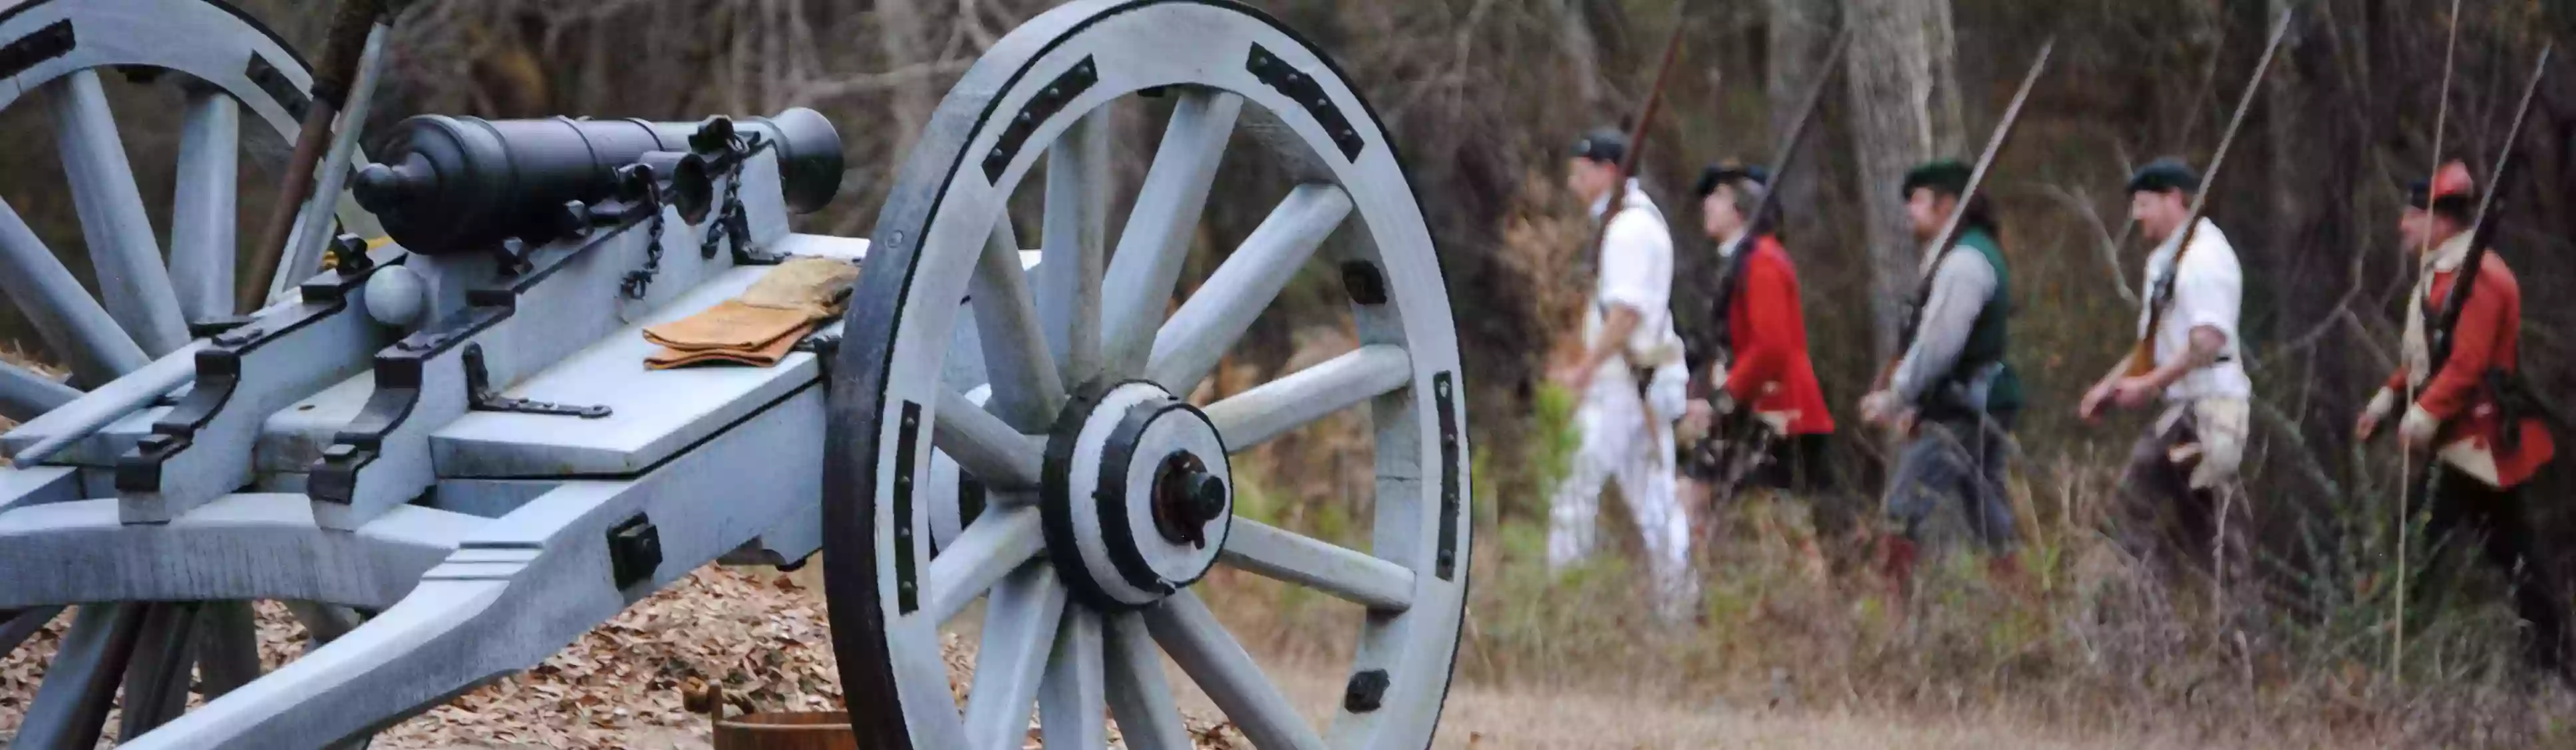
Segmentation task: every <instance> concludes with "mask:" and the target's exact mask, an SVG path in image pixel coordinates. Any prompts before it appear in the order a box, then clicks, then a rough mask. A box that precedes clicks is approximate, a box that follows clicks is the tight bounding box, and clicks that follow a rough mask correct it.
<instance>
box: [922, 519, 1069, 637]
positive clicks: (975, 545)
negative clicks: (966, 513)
mask: <svg viewBox="0 0 2576 750" xmlns="http://www.w3.org/2000/svg"><path fill="white" fill-rule="evenodd" d="M1045 549H1046V533H1045V531H1044V529H1043V528H1042V527H1040V526H1039V525H1038V509H1037V508H1036V507H1035V506H1022V507H1018V508H987V509H985V511H984V514H983V515H981V516H977V517H976V518H975V522H974V523H971V524H968V525H967V526H966V530H965V531H964V532H961V533H959V534H958V535H957V539H956V541H953V542H950V543H949V544H948V547H947V548H946V549H942V550H940V551H939V556H938V557H935V558H931V560H930V606H929V610H928V611H929V613H930V621H931V622H941V623H944V622H947V621H948V619H949V618H952V617H956V616H957V613H958V612H962V611H965V609H966V605H968V604H972V603H974V601H975V599H976V597H980V596H983V595H984V592H986V591H990V590H992V588H993V585H994V584H995V583H996V582H998V581H1001V580H1002V577H1003V576H1007V575H1010V574H1011V571H1013V570H1018V569H1019V568H1020V567H1021V566H1023V565H1025V564H1026V563H1028V561H1030V560H1032V559H1036V558H1037V556H1038V553H1039V552H1042V551H1044V550H1045Z"/></svg>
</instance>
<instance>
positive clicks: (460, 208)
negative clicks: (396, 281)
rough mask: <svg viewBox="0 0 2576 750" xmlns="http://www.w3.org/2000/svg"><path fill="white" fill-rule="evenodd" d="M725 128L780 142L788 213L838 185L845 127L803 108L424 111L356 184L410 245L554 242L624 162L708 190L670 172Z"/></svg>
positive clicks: (711, 145)
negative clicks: (672, 117) (573, 211)
mask: <svg viewBox="0 0 2576 750" xmlns="http://www.w3.org/2000/svg"><path fill="white" fill-rule="evenodd" d="M728 128H729V130H728ZM727 132H731V133H735V134H739V135H742V136H743V137H746V138H748V137H751V136H752V135H755V134H756V135H758V136H759V137H760V138H762V139H765V140H767V141H769V142H770V143H771V144H772V145H773V147H774V148H776V149H777V151H778V168H779V179H780V182H781V183H782V186H783V188H784V190H785V194H786V195H785V197H786V199H787V207H788V209H789V210H792V211H795V212H798V213H809V212H812V211H815V210H818V209H821V208H822V207H823V205H824V204H826V203H829V202H831V200H832V196H833V194H834V193H837V192H839V191H840V187H841V166H842V162H841V136H840V134H839V133H838V132H837V131H835V130H834V129H833V128H832V123H831V121H829V120H826V119H824V118H823V115H822V114H821V113H817V112H815V111H814V110H810V109H805V108H802V107H799V108H795V109H790V110H787V111H785V112H782V113H780V114H778V115H777V116H775V117H753V118H745V119H741V120H725V119H721V118H719V119H713V120H708V121H706V122H651V121H647V120H640V119H625V120H574V119H570V118H564V117H555V118H549V119H541V120H485V119H481V118H476V117H451V116H446V115H421V116H417V117H412V118H410V119H407V120H404V121H402V123H400V124H399V125H396V126H395V130H394V134H393V137H392V139H391V140H390V142H389V143H388V148H386V149H384V150H383V151H382V153H383V157H382V158H383V159H384V161H383V162H381V163H378V164H373V165H369V166H368V167H367V168H365V169H363V170H360V171H359V172H358V175H357V180H356V183H355V184H354V185H353V186H352V189H353V192H355V194H356V197H357V199H358V205H360V206H363V207H365V208H366V209H367V210H368V211H369V212H372V213H374V214H375V215H376V217H377V218H378V219H379V220H381V221H382V223H383V224H384V227H385V233H386V234H387V235H388V236H391V237H392V238H393V239H394V241H395V242H398V243H401V244H402V246H403V248H404V249H406V250H410V251H412V252H416V253H424V254H429V255H442V254H448V253H458V252H468V251H473V250H477V249H482V248H488V247H492V246H494V245H496V244H498V243H500V242H501V241H502V240H505V239H509V238H512V237H518V238H522V239H527V240H532V241H537V240H547V239H553V238H554V237H557V236H559V234H560V232H561V231H562V225H563V222H562V220H561V216H560V214H561V208H562V206H563V205H564V203H565V202H567V201H584V202H597V201H599V200H601V199H604V198H609V197H612V196H615V195H617V194H618V193H619V176H618V174H617V170H618V169H619V168H620V167H625V166H627V165H630V164H636V163H639V162H641V163H647V164H651V165H653V166H654V167H655V169H656V170H657V172H662V173H661V174H657V175H656V178H657V179H659V180H664V181H670V180H673V179H674V178H675V177H676V178H679V179H680V184H676V185H675V187H677V188H678V189H679V193H680V194H681V196H682V197H683V200H682V203H687V202H688V200H686V198H687V197H689V196H696V197H700V198H702V197H703V195H704V193H703V186H704V183H703V182H700V181H699V180H703V179H704V175H703V174H698V175H695V176H692V175H691V174H689V172H688V170H673V169H670V167H672V166H674V165H676V164H678V161H677V160H676V159H675V158H673V157H672V154H675V153H688V152H697V153H700V154H706V153H708V152H710V151H713V150H718V149H721V148H723V147H724V145H725V143H724V141H726V140H727V139H726V138H724V137H723V136H724V135H725V134H726V133H727ZM648 155H650V156H654V157H656V158H647V157H648ZM692 182H694V184H690V183H692ZM682 208H683V210H684V211H689V212H691V213H698V211H696V210H692V207H690V206H686V205H683V206H682ZM697 208H698V209H702V208H703V206H700V207H697Z"/></svg>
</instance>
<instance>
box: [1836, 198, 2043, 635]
mask: <svg viewBox="0 0 2576 750" xmlns="http://www.w3.org/2000/svg"><path fill="white" fill-rule="evenodd" d="M1969 175H1970V170H1969V167H1968V165H1966V164H1962V163H1960V162H1958V161H1955V160H1942V161H1935V162H1931V163H1928V164H1924V165H1921V166H1918V167H1915V168H1914V169H1913V170H1910V171H1908V172H1907V173H1906V175H1905V183H1904V186H1903V191H1904V194H1905V213H1906V216H1907V218H1908V219H1910V220H1911V221H1912V222H1913V225H1914V237H1915V239H1916V241H1918V242H1927V243H1928V242H1934V241H1936V240H1937V239H1938V237H1939V235H1940V233H1941V230H1942V229H1943V228H1944V227H1945V226H1947V225H1948V224H1949V221H1950V217H1951V215H1952V214H1953V213H1954V212H1965V213H1964V214H1963V215H1961V218H1960V227H1961V228H1960V231H1959V235H1958V241H1957V242H1956V243H1953V244H1952V245H1951V246H1950V247H1948V248H1938V247H1936V248H1930V249H1929V252H1928V253H1927V256H1926V257H1925V258H1924V261H1923V266H1922V268H1921V270H1920V273H1921V283H1920V286H1919V288H1918V291H1917V292H1916V294H1915V296H1914V299H1913V300H1912V303H1911V304H1910V305H1909V306H1908V310H1907V314H1906V321H1905V325H1904V327H1903V328H1902V329H1901V330H1902V331H1903V333H1902V334H1901V335H1900V337H1899V348H1900V349H1901V350H1902V351H1903V355H1902V357H1901V358H1899V359H1898V360H1897V362H1896V364H1895V365H1894V366H1893V367H1892V368H1890V370H1889V371H1888V373H1887V374H1886V375H1885V376H1884V377H1883V378H1882V379H1881V382H1880V386H1879V388H1877V389H1875V390H1873V391H1872V392H1871V393H1870V394H1869V395H1868V396H1867V397H1864V398H1862V399H1861V418H1862V419H1863V420H1864V421H1867V422H1870V423H1872V424H1878V425H1882V426H1887V427H1891V428H1894V429H1896V430H1897V431H1898V432H1899V434H1901V435H1903V436H1904V439H1905V448H1904V451H1903V453H1902V454H1900V455H1899V456H1898V459H1897V466H1896V472H1895V474H1894V475H1893V476H1892V477H1891V479H1890V482H1889V485H1888V490H1887V498H1886V514H1887V520H1888V522H1889V525H1890V526H1891V528H1890V529H1888V531H1887V532H1886V533H1885V534H1883V535H1882V536H1881V538H1880V545H1881V546H1880V565H1881V569H1882V571H1883V572H1885V573H1886V574H1887V576H1888V578H1889V579H1890V580H1891V581H1892V582H1893V583H1895V584H1896V585H1897V590H1898V591H1899V592H1904V591H1906V590H1908V589H1907V587H1908V585H1909V584H1910V583H1911V581H1912V578H1913V573H1914V567H1915V564H1916V559H1917V557H1918V556H1919V554H1920V548H1921V544H1922V540H1923V532H1924V526H1925V522H1926V521H1928V520H1930V519H1931V517H1932V514H1933V513H1934V512H1935V511H1937V510H1938V509H1939V508H1940V506H1941V503H1942V502H1944V501H1948V502H1955V503H1958V504H1959V508H1960V509H1961V511H1962V512H1963V515H1964V516H1965V517H1966V519H1967V526H1968V531H1969V532H1970V533H1972V534H1974V535H1975V536H1976V538H1977V539H1978V541H1980V542H1982V543H1984V545H1985V547H1986V550H1987V551H1988V552H1989V553H1990V554H1991V558H1990V561H1989V565H1990V567H1991V568H1992V570H1993V571H1994V573H1995V574H1996V577H1997V578H1998V579H2002V580H2007V581H2017V580H2018V579H2019V577H2020V576H2019V568H2018V566H2017V565H2016V564H2015V563H2014V561H2013V545H2014V540H2015V536H2014V530H2013V512H2012V503H2011V501H2010V500H2009V499H2007V498H2006V497H2005V494H2004V466H2005V458H2006V455H2007V454H2008V452H2009V447H2008V446H2007V440H2006V439H2007V437H2008V435H2009V434H2010V430H2011V429H2012V423H2013V418H2014V416H2015V415H2016V414H2018V413H2019V412H2020V410H2021V405H2022V390H2021V381H2020V379H2019V378H2018V377H2016V376H2015V375H2014V374H2013V372H2012V370H2011V368H2009V367H2006V366H2005V365H2004V349H2005V342H2006V331H2005V328H2004V318H2005V315H2006V313H2007V312H2008V311H2009V306H2010V300H2011V297H2012V294H2011V289H2012V286H2011V283H2012V277H2011V274H2010V273H2009V272H2008V271H2007V270H2006V267H2005V264H2004V254H2003V249H2002V247H2001V246H2000V245H1998V244H1996V235H1997V234H1998V233H1999V232H1998V229H1997V227H1996V224H1995V221H1994V215H1993V213H1992V211H1991V209H1990V208H1989V207H1988V205H1987V203H1986V201H1985V198H1984V196H1977V197H1975V198H1972V199H1970V200H1969V201H1968V203H1967V204H1966V205H1964V206H1963V205H1960V202H1959V197H1960V194H1961V193H1964V192H1966V191H1967V186H1968V180H1969Z"/></svg>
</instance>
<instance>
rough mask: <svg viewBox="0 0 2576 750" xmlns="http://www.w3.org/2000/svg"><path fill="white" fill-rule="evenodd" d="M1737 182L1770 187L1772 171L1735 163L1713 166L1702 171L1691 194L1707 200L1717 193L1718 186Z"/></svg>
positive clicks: (1727, 162) (1729, 162)
mask: <svg viewBox="0 0 2576 750" xmlns="http://www.w3.org/2000/svg"><path fill="white" fill-rule="evenodd" d="M1737 180H1752V181H1753V182H1754V184H1758V185H1764V186H1768V185H1770V184H1771V170H1767V169H1763V168H1761V167H1757V166H1750V165H1745V164H1738V163H1736V162H1734V161H1725V162H1719V163H1717V164H1711V165H1709V166H1708V168H1707V169H1703V170H1700V173H1699V184H1698V185H1697V186H1695V187H1693V188H1691V194H1692V195H1696V196H1699V197H1702V198H1706V197H1708V196H1709V194H1710V193H1715V192H1717V186H1719V185H1724V184H1728V183H1732V182H1735V181H1737Z"/></svg>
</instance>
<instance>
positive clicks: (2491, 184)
mask: <svg viewBox="0 0 2576 750" xmlns="http://www.w3.org/2000/svg"><path fill="white" fill-rule="evenodd" d="M2555 46H2556V45H2555V44H2554V43H2553V44H2551V45H2549V46H2544V47H2542V48H2541V49H2540V63H2539V64H2538V65H2535V66H2533V68H2532V71H2531V82H2530V83H2528V84H2524V85H2523V88H2522V104H2521V105H2520V106H2519V107H2518V108H2516V109H2515V111H2514V114H2513V129H2511V130H2507V131H2505V136H2504V152H2503V153H2501V154H2497V155H2496V165H2495V172H2494V174H2492V175H2490V176H2489V178H2488V182H2487V193H2486V195H2484V196H2481V197H2480V198H2479V199H2478V214H2477V219H2476V221H2475V222H2474V223H2472V224H2470V225H2469V227H2470V228H2469V255H2468V257H2467V258H2466V259H2464V260H2463V261H2462V262H2461V263H2460V271H2459V275H2458V276H2457V280H2456V281H2453V282H2451V295H2450V297H2449V298H2446V299H2444V300H2442V311H2441V314H2440V317H2437V318H2435V319H2434V323H2435V325H2433V326H2431V328H2430V330H2427V331H2425V332H2424V333H2425V336H2426V337H2427V338H2428V339H2430V340H2429V341H2427V342H2425V344H2426V346H2425V351H2426V353H2428V354H2430V355H2432V362H2431V363H2430V364H2428V365H2426V366H2425V372H2424V377H2423V379H2422V380H2421V381H2419V382H2426V383H2430V382H2432V381H2433V376H2435V375H2439V374H2441V372H2442V365H2443V364H2444V363H2445V362H2446V361H2447V360H2449V359H2450V358H2451V334H2452V329H2454V328H2456V327H2458V326H2459V324H2460V311H2461V310H2462V309H2463V308H2464V307H2465V306H2466V305H2467V303H2468V299H2469V293H2470V291H2471V290H2472V289H2474V288H2475V287H2476V286H2477V281H2478V266H2479V265H2480V264H2481V263H2484V262H2485V261H2486V258H2487V245H2488V244H2490V243H2492V242H2493V241H2494V240H2495V231H2496V226H2497V225H2498V224H2500V223H2502V222H2499V221H2497V220H2496V219H2497V217H2496V215H2495V213H2496V210H2497V209H2496V204H2497V201H2498V198H2497V196H2500V195H2503V194H2504V188H2505V180H2506V179H2508V178H2510V177H2511V175H2512V174H2513V164H2514V159H2513V156H2514V152H2515V149H2514V146H2515V145H2516V142H2517V141H2520V140H2522V125H2523V123H2524V122H2525V121H2527V120H2529V119H2530V118H2531V98H2532V95H2533V94H2537V93H2539V92H2540V79H2541V78H2543V77H2546V76H2548V75H2549V55H2550V53H2551V52H2552V51H2554V48H2555ZM2508 429H2510V428H2509V427H2508Z"/></svg>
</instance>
